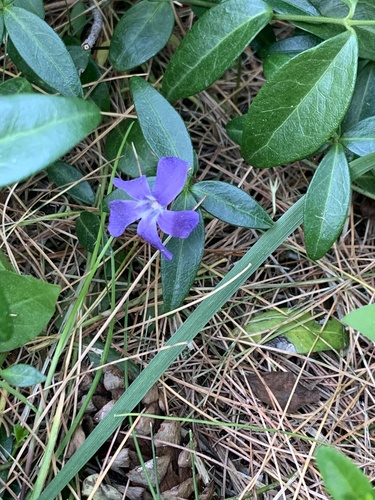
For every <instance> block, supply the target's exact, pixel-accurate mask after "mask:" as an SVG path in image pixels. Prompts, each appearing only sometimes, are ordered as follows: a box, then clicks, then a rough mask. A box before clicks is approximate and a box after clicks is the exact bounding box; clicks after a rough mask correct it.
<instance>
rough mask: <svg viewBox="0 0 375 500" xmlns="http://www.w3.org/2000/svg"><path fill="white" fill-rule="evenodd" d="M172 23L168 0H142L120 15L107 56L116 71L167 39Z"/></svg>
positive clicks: (153, 51)
mask: <svg viewBox="0 0 375 500" xmlns="http://www.w3.org/2000/svg"><path fill="white" fill-rule="evenodd" d="M173 26H174V15H173V9H172V7H171V5H170V4H169V3H168V2H149V1H148V0H142V1H141V2H139V3H137V4H135V5H133V7H131V8H130V9H129V10H128V11H127V12H126V13H125V14H124V15H123V16H122V18H121V19H120V22H119V23H118V24H117V26H116V28H115V31H114V33H113V36H112V40H111V45H110V49H109V59H110V61H111V64H112V65H113V67H114V68H115V69H117V70H119V71H129V70H130V69H132V68H136V67H137V66H140V65H141V64H143V63H144V62H146V61H148V59H150V58H151V57H153V56H154V55H155V54H157V53H158V52H159V51H160V50H161V49H162V48H163V47H164V46H165V44H166V43H167V41H168V40H169V37H170V36H171V34H172V30H173Z"/></svg>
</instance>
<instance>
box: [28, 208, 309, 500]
mask: <svg viewBox="0 0 375 500" xmlns="http://www.w3.org/2000/svg"><path fill="white" fill-rule="evenodd" d="M303 203H304V200H303V198H301V199H300V200H299V201H298V202H297V203H295V204H294V205H293V206H292V207H291V208H290V209H289V210H288V211H287V212H286V213H285V214H284V215H283V216H282V217H281V218H280V219H279V220H278V221H277V222H276V224H275V225H274V226H273V227H272V228H271V229H269V230H268V231H267V232H266V233H264V234H263V235H262V236H261V237H260V238H259V240H258V241H257V242H256V243H255V245H253V247H252V248H251V249H250V250H249V251H248V252H247V253H246V254H245V255H244V257H242V259H241V260H240V261H239V262H237V264H236V265H235V266H234V267H233V268H232V270H231V271H230V272H229V273H228V274H227V275H226V276H225V278H224V279H223V280H222V281H221V282H220V283H219V284H218V285H217V286H216V288H215V289H214V291H213V293H211V294H210V295H208V296H207V297H206V298H205V299H204V300H203V302H202V303H201V304H200V305H199V306H198V307H197V309H196V310H195V311H194V312H193V313H192V314H191V316H189V318H188V319H187V320H186V321H185V323H184V324H183V325H181V327H180V328H179V329H178V330H177V331H176V333H175V334H174V335H173V336H172V337H171V338H170V339H169V341H168V342H167V343H166V344H165V345H164V348H163V349H162V350H161V351H160V352H159V353H158V354H157V356H155V358H154V359H153V360H152V361H151V362H150V364H149V365H148V366H147V368H146V369H145V370H143V372H142V373H141V374H140V375H139V376H138V378H137V379H136V380H135V381H134V382H133V383H132V384H131V385H130V387H129V388H128V390H127V391H126V392H125V394H124V395H123V396H122V397H121V398H120V399H119V400H118V401H117V403H116V404H115V405H114V407H113V408H112V410H111V411H110V412H109V413H108V415H107V416H106V418H105V419H104V420H102V421H101V422H100V423H99V425H98V426H97V427H96V428H95V429H94V431H93V432H92V433H91V434H90V435H89V436H88V438H87V439H86V441H85V442H84V443H83V444H82V445H81V447H80V448H79V450H78V451H77V452H76V453H75V454H74V455H73V456H72V457H71V459H70V460H69V461H68V462H67V463H66V464H65V466H64V467H63V468H62V470H61V471H60V472H59V473H58V475H57V476H56V477H55V478H54V479H53V480H52V481H51V483H50V484H49V485H48V486H47V488H46V489H45V490H44V492H43V493H42V494H41V495H39V496H38V500H50V499H51V498H55V497H56V496H57V494H58V493H59V492H60V491H61V490H62V489H63V488H64V487H65V486H66V485H67V484H68V482H69V481H70V480H71V479H72V478H73V477H74V476H75V474H77V473H78V471H79V470H80V469H81V468H82V467H83V466H84V465H85V464H86V463H87V461H88V460H89V459H90V458H91V457H92V456H93V455H94V454H95V453H96V452H97V450H98V449H99V448H100V446H102V444H103V443H104V442H105V441H106V440H107V439H108V437H109V436H111V434H112V433H113V432H114V431H115V430H116V428H117V427H118V426H119V425H121V423H122V420H123V419H124V418H125V417H119V414H121V413H129V412H131V411H132V410H133V408H134V407H135V406H136V405H137V404H138V403H139V402H140V401H141V399H142V398H143V396H144V395H145V394H146V392H147V391H148V390H149V389H150V388H151V387H152V386H153V385H154V384H155V382H156V381H157V380H158V379H159V378H160V377H161V376H162V374H163V373H164V372H165V371H166V370H167V369H168V368H169V366H170V365H171V364H172V363H173V361H174V360H175V359H176V358H177V356H178V355H179V354H181V352H182V351H183V350H184V349H185V347H186V345H187V344H188V343H189V342H191V341H192V340H193V339H194V337H195V336H196V335H197V334H198V333H199V332H200V331H201V330H202V328H203V327H204V326H205V325H206V324H207V323H208V321H209V320H210V319H211V318H212V317H213V316H214V314H216V312H217V311H218V310H219V309H220V308H221V307H222V306H223V304H225V302H227V301H228V300H229V299H230V297H231V296H232V295H233V294H234V293H235V292H236V290H238V289H239V288H240V286H241V285H242V284H243V283H244V282H245V281H246V280H247V279H248V278H249V277H250V276H251V275H252V274H253V273H254V272H255V271H256V270H257V269H258V267H259V266H260V265H261V264H262V263H263V262H264V261H265V260H266V259H267V257H268V256H269V255H271V253H272V252H273V251H274V250H275V249H276V248H278V247H279V246H280V245H281V244H282V243H283V242H284V241H285V240H286V238H287V237H288V236H289V235H290V234H291V233H293V231H294V230H295V229H296V228H297V227H298V226H299V225H300V224H301V222H302V210H303ZM32 498H33V499H34V500H36V499H35V498H34V497H32Z"/></svg>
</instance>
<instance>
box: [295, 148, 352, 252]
mask: <svg viewBox="0 0 375 500" xmlns="http://www.w3.org/2000/svg"><path fill="white" fill-rule="evenodd" d="M349 204H350V173H349V165H348V162H347V159H346V156H345V153H344V149H343V147H342V146H341V145H340V144H336V145H335V146H333V147H332V148H331V149H330V150H329V151H328V153H327V154H326V156H325V157H324V158H323V160H322V161H321V163H320V164H319V166H318V168H317V170H316V172H315V174H314V177H313V179H312V181H311V183H310V185H309V188H308V190H307V193H306V198H305V207H304V214H303V230H304V234H305V246H306V250H307V254H308V256H309V257H310V259H313V260H318V259H320V258H321V257H323V256H324V255H325V254H326V253H327V252H328V250H329V249H330V248H331V246H332V245H333V243H334V242H335V241H336V239H337V238H338V236H339V234H340V232H341V230H342V227H343V225H344V222H345V219H346V217H347V215H348V211H349Z"/></svg>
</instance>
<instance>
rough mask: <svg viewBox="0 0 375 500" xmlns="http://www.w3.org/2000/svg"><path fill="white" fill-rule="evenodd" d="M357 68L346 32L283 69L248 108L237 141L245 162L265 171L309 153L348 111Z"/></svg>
mask: <svg viewBox="0 0 375 500" xmlns="http://www.w3.org/2000/svg"><path fill="white" fill-rule="evenodd" d="M338 68H340V69H339V70H338ZM356 68H357V40H356V36H355V34H353V33H349V32H347V33H343V34H342V35H339V36H337V37H335V38H333V39H331V40H328V41H326V42H323V43H321V44H320V45H318V46H317V47H314V48H312V49H310V50H307V51H306V52H303V53H302V54H299V55H298V56H296V57H294V58H293V59H291V60H290V61H289V62H287V63H285V64H284V65H283V66H282V67H281V68H280V69H279V71H277V72H276V74H275V75H274V78H273V79H272V80H269V81H267V82H266V83H265V84H264V85H263V87H262V89H261V90H260V92H259V93H258V95H257V96H256V98H255V99H254V102H253V104H252V105H251V106H250V109H249V112H248V114H247V123H246V125H245V129H244V134H243V138H242V154H243V156H244V158H245V159H246V161H247V162H248V163H249V164H251V165H255V166H257V167H261V168H267V167H273V166H276V165H280V164H282V163H289V162H292V161H295V160H297V159H299V158H303V157H305V156H308V155H310V154H312V153H314V152H315V151H316V150H317V149H318V148H319V147H320V146H321V145H322V144H324V143H325V142H326V140H327V139H328V138H329V137H330V136H331V135H332V134H333V132H334V131H335V130H336V129H337V127H338V126H339V124H340V122H341V120H342V118H343V116H344V114H345V111H346V109H347V107H348V106H349V102H350V99H351V95H352V92H353V89H354V83H355V77H356Z"/></svg>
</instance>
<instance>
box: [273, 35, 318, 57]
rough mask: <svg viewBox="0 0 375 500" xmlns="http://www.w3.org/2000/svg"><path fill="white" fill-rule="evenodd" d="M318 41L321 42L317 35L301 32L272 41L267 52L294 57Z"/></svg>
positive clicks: (315, 44) (314, 45)
mask: <svg viewBox="0 0 375 500" xmlns="http://www.w3.org/2000/svg"><path fill="white" fill-rule="evenodd" d="M319 43H321V40H320V39H319V38H318V37H316V36H314V35H311V34H310V33H303V32H302V33H298V34H297V35H293V36H289V37H287V38H283V39H282V40H278V41H277V42H275V43H273V44H272V45H271V46H270V47H269V49H268V53H269V54H274V53H277V54H286V55H288V56H290V57H294V56H296V55H298V54H300V53H301V52H304V51H305V50H309V49H312V48H313V47H316V46H317V45H318V44H319Z"/></svg>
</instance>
